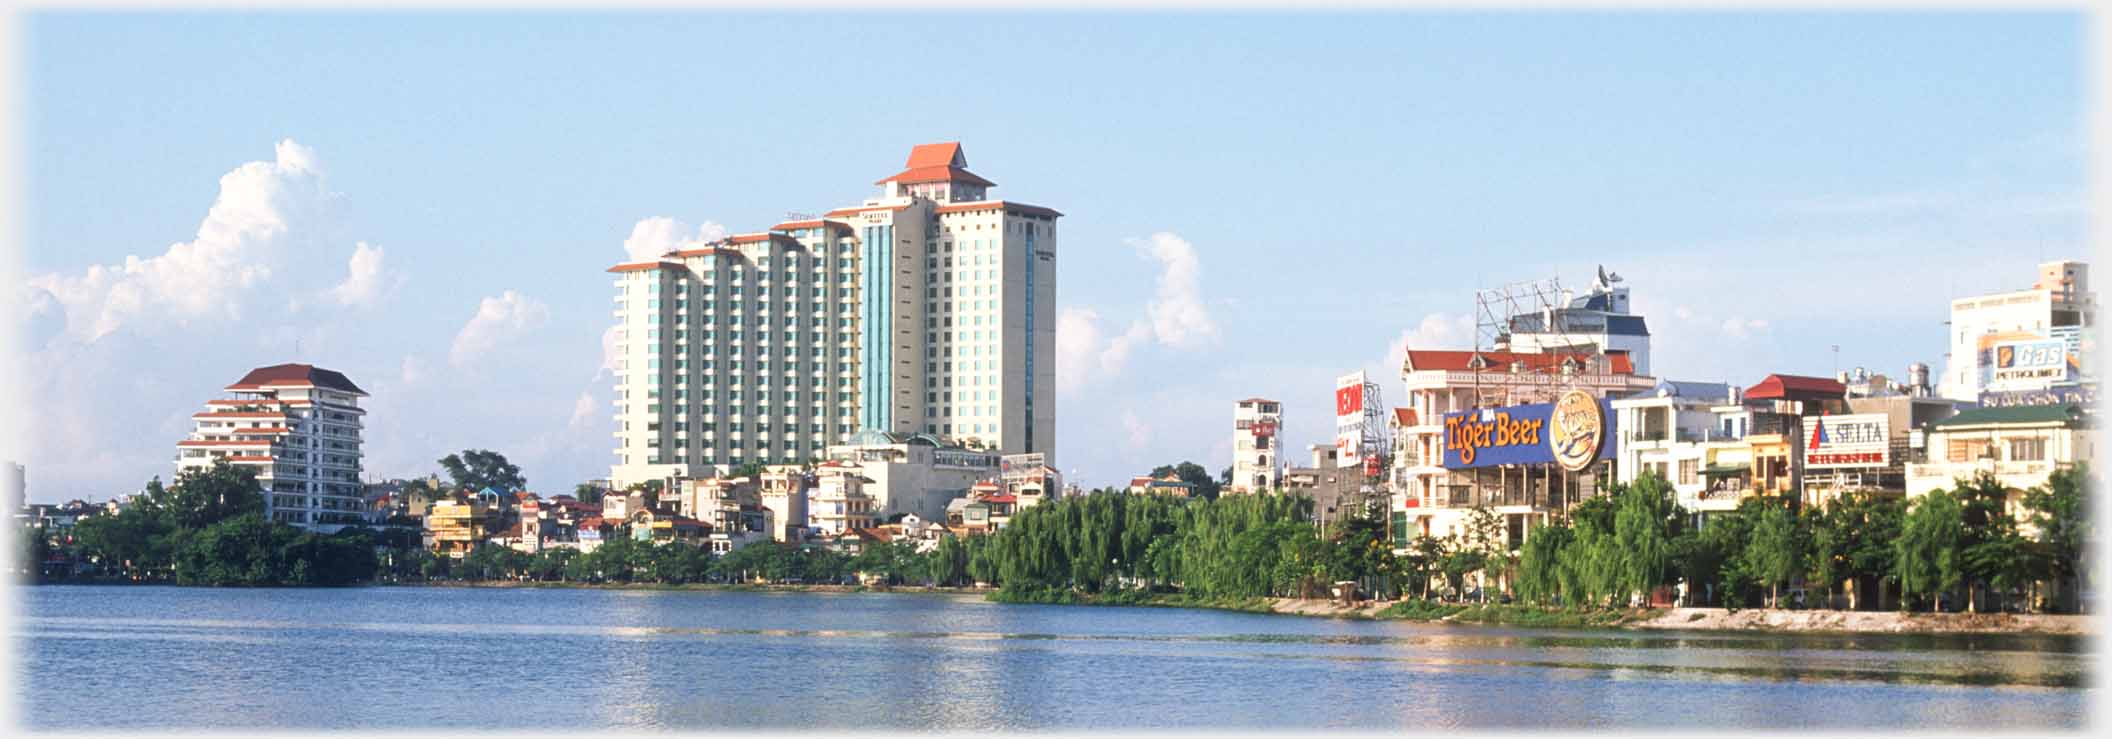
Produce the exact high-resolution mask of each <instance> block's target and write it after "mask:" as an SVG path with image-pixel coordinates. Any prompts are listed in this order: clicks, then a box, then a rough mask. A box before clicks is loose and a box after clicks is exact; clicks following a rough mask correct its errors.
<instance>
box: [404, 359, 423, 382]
mask: <svg viewBox="0 0 2112 739" xmlns="http://www.w3.org/2000/svg"><path fill="white" fill-rule="evenodd" d="M402 377H403V384H405V385H416V384H418V382H419V381H420V380H423V379H425V360H423V359H419V358H418V357H417V356H415V355H405V356H404V358H403V369H402Z"/></svg>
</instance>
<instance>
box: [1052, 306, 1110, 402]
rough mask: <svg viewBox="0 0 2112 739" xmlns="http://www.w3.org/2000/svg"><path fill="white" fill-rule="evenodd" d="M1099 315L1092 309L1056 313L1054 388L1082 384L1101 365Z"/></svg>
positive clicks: (1073, 309) (1065, 309) (1068, 387)
mask: <svg viewBox="0 0 2112 739" xmlns="http://www.w3.org/2000/svg"><path fill="white" fill-rule="evenodd" d="M1099 322H1100V314H1099V313H1098V312H1095V311H1094V310H1093V309H1091V308H1071V307H1065V308H1063V309H1062V310H1059V311H1057V312H1056V387H1057V388H1058V389H1070V388H1075V387H1078V386H1080V385H1083V384H1085V381H1086V379H1087V378H1089V377H1091V376H1092V374H1093V371H1094V370H1096V369H1098V368H1099V364H1100V341H1101V339H1100V323H1099Z"/></svg>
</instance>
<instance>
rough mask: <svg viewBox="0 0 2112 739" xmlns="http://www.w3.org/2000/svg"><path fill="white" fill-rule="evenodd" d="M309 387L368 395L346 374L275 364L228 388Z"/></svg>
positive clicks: (306, 365) (251, 371) (297, 365)
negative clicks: (346, 376) (347, 377)
mask: <svg viewBox="0 0 2112 739" xmlns="http://www.w3.org/2000/svg"><path fill="white" fill-rule="evenodd" d="M307 386H314V387H320V388H328V389H331V390H337V391H341V392H347V393H352V394H355V395H366V394H367V391H365V390H361V389H359V386H358V385H354V384H352V381H351V380H349V379H346V378H345V376H344V374H342V373H339V372H337V371H335V370H326V369H323V368H321V367H316V366H314V365H308V364H274V365H272V366H270V367H258V368H256V369H253V370H250V371H249V374H246V375H243V376H242V379H240V380H236V381H235V384H233V385H229V386H227V389H229V390H256V389H260V388H266V387H307Z"/></svg>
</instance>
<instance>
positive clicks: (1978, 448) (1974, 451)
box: [1949, 439, 1987, 462]
mask: <svg viewBox="0 0 2112 739" xmlns="http://www.w3.org/2000/svg"><path fill="white" fill-rule="evenodd" d="M1949 446H1950V450H1949V451H1950V455H1949V459H1950V461H1953V462H1971V461H1974V460H1977V459H1980V458H1981V457H1984V456H1987V440H1986V439H1952V440H1951V443H1950V445H1949Z"/></svg>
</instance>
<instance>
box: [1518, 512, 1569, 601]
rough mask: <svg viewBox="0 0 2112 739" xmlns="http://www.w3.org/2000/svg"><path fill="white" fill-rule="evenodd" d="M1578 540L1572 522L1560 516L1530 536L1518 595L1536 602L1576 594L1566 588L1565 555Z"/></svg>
mask: <svg viewBox="0 0 2112 739" xmlns="http://www.w3.org/2000/svg"><path fill="white" fill-rule="evenodd" d="M1575 540H1576V532H1575V530H1574V529H1571V528H1570V525H1569V522H1568V521H1567V520H1564V519H1557V520H1555V521H1554V522H1552V523H1549V524H1548V525H1546V526H1542V527H1540V528H1538V529H1535V530H1534V531H1533V535H1532V536H1529V537H1526V540H1525V548H1524V551H1523V552H1521V553H1520V556H1519V559H1518V596H1519V598H1521V599H1523V600H1525V601H1527V602H1532V603H1542V604H1545V603H1554V602H1556V601H1558V600H1561V599H1564V598H1567V597H1574V596H1573V595H1570V594H1566V593H1564V592H1562V584H1563V583H1562V557H1563V555H1564V554H1565V552H1566V550H1567V549H1568V548H1569V547H1570V546H1572V544H1573V543H1574V542H1575Z"/></svg>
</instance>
